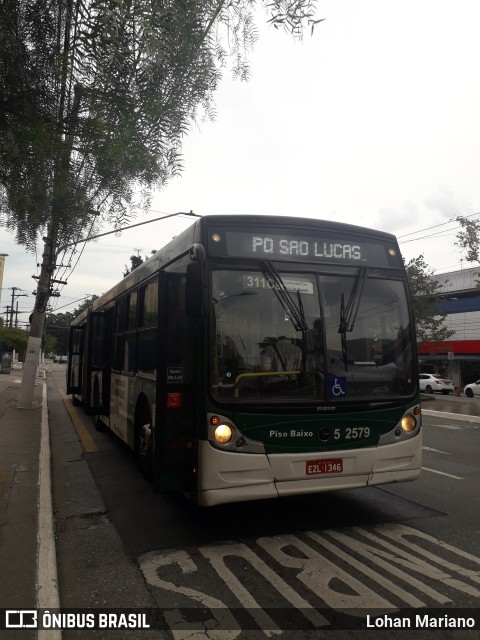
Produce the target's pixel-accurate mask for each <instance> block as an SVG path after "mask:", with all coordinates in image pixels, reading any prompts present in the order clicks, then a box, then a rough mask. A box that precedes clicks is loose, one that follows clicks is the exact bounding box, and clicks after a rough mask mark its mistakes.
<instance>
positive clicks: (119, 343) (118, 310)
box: [112, 298, 125, 371]
mask: <svg viewBox="0 0 480 640" xmlns="http://www.w3.org/2000/svg"><path fill="white" fill-rule="evenodd" d="M114 327H115V333H114V339H113V367H112V368H113V369H115V370H116V371H121V370H122V366H123V359H124V354H125V336H124V334H123V330H124V327H125V298H120V300H117V302H116V304H115V323H114Z"/></svg>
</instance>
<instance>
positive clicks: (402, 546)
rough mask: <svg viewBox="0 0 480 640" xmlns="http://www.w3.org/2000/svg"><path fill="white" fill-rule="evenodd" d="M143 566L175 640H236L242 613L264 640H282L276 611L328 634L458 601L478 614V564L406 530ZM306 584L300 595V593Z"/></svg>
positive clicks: (179, 556) (344, 532)
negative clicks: (375, 613)
mask: <svg viewBox="0 0 480 640" xmlns="http://www.w3.org/2000/svg"><path fill="white" fill-rule="evenodd" d="M138 562H139V566H140V569H141V570H142V572H143V575H144V577H145V580H146V582H147V583H148V584H150V585H152V586H154V587H157V588H158V589H159V591H160V593H159V594H158V596H157V598H158V602H162V603H166V602H167V601H168V603H169V604H168V605H167V607H168V612H167V616H166V621H167V624H168V625H169V628H170V631H171V633H172V635H173V637H174V638H175V640H187V639H188V640H200V639H203V638H205V635H204V633H205V630H207V629H208V637H209V638H212V639H215V640H233V638H236V637H237V636H239V635H240V633H241V631H242V626H241V624H240V622H239V621H237V620H236V618H235V612H236V611H237V609H235V607H238V604H236V603H240V604H241V607H240V608H242V609H243V610H244V611H245V612H248V614H249V615H250V616H251V617H253V618H254V619H255V622H256V623H257V625H258V627H259V633H261V632H263V634H264V635H265V636H266V637H272V636H276V635H279V633H282V631H280V629H279V624H278V623H277V621H276V620H274V619H273V617H276V614H275V607H277V608H278V612H279V613H281V612H282V607H287V609H288V608H291V609H292V610H296V615H297V617H298V616H303V617H304V618H307V619H308V621H309V622H310V623H311V624H313V625H314V627H316V628H321V629H325V630H328V627H329V626H332V624H334V622H333V621H334V620H335V613H339V614H345V613H347V614H348V615H350V616H354V617H355V616H357V617H364V616H365V611H372V610H375V609H381V610H383V611H385V610H389V611H397V610H399V609H401V608H405V607H409V608H415V609H422V608H426V607H432V606H433V607H438V606H439V605H443V606H445V605H449V604H452V603H454V602H455V600H456V596H455V593H460V594H463V595H464V596H468V598H469V601H470V605H469V606H471V607H472V608H474V607H475V606H478V605H480V589H479V587H478V585H479V584H480V571H479V568H480V557H477V556H474V555H472V554H470V553H468V552H466V551H463V550H462V549H459V548H456V547H454V546H452V545H449V544H447V543H445V542H442V541H441V540H439V539H438V538H436V537H433V536H430V535H428V534H426V533H423V532H422V531H419V530H416V529H413V528H412V527H409V526H406V525H400V524H383V525H378V526H376V527H372V528H371V529H366V528H361V527H351V528H346V529H341V530H333V529H329V530H325V531H318V532H314V531H306V532H303V533H299V534H296V535H293V534H287V535H279V536H270V537H261V538H258V539H257V540H253V541H251V542H249V543H248V545H247V544H246V543H244V542H235V541H228V542H221V543H214V544H210V545H205V546H201V547H200V548H193V547H192V548H189V549H188V550H187V549H166V550H162V551H151V552H149V553H146V554H145V555H143V556H141V557H140V558H139V559H138ZM280 569H281V570H282V575H283V576H286V577H281V576H280V575H279V570H280ZM200 574H201V575H202V580H201V581H200V580H199V575H200ZM207 576H209V577H210V578H211V579H212V580H213V582H212V581H211V580H208V579H207ZM215 578H216V579H217V582H215ZM218 580H220V582H218ZM287 581H288V582H287ZM299 583H302V586H301V590H300V591H301V593H302V595H300V592H299V593H297V592H296V591H295V589H294V586H295V584H297V585H299ZM207 584H208V585H209V588H208V589H207V588H206V587H203V588H204V589H205V592H203V591H202V585H207ZM212 592H215V593H212ZM272 603H274V604H273V605H272ZM282 603H283V604H282ZM262 608H263V609H265V610H262ZM206 609H209V614H208V615H206ZM187 610H188V611H187ZM283 611H284V613H285V609H283ZM185 613H188V615H186V616H185ZM321 613H322V614H325V616H323V615H321ZM330 614H331V615H332V618H331V619H330ZM238 615H239V616H240V615H241V614H240V613H239V614H238ZM283 620H285V616H284V617H283ZM280 626H281V623H280ZM248 628H250V627H248ZM295 628H302V627H301V626H300V627H295ZM306 628H309V627H306ZM227 630H228V631H227Z"/></svg>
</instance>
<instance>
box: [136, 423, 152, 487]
mask: <svg viewBox="0 0 480 640" xmlns="http://www.w3.org/2000/svg"><path fill="white" fill-rule="evenodd" d="M136 454H137V459H138V464H139V465H140V468H141V470H142V473H143V475H144V476H145V477H146V478H147V479H148V480H151V479H152V475H153V437H152V423H151V420H150V416H149V415H148V413H146V412H142V413H141V414H140V419H139V420H138V421H137V425H136Z"/></svg>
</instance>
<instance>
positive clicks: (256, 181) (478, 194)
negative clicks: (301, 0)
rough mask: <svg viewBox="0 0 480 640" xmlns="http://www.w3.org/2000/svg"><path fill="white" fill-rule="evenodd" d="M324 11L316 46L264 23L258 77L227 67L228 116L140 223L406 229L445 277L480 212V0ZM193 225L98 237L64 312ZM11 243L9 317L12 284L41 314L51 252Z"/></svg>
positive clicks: (345, 2)
mask: <svg viewBox="0 0 480 640" xmlns="http://www.w3.org/2000/svg"><path fill="white" fill-rule="evenodd" d="M318 17H320V18H325V21H324V22H322V23H320V24H319V25H317V28H316V30H315V33H314V35H313V37H310V35H309V34H307V35H306V36H305V38H304V40H303V42H294V41H293V40H292V39H291V38H290V37H289V36H288V35H287V34H285V33H283V32H281V31H276V30H275V29H273V28H269V27H267V26H265V25H263V24H260V25H259V27H260V28H259V36H260V39H259V41H258V43H257V45H256V47H255V50H254V52H253V53H252V55H251V63H252V64H251V66H252V77H251V80H250V81H249V82H248V83H241V82H238V81H233V80H231V79H230V77H229V74H228V73H226V75H225V78H224V81H223V82H222V84H221V86H220V89H219V91H218V93H217V98H216V111H217V118H216V120H215V121H214V122H208V123H204V124H202V125H201V127H200V128H193V129H192V131H191V133H190V135H189V136H188V137H187V138H186V139H185V143H184V148H183V151H184V166H185V170H184V172H183V174H182V176H181V177H180V178H176V179H175V180H173V181H172V182H171V183H170V184H169V185H168V187H166V188H165V189H164V190H163V191H161V192H158V193H156V194H155V197H154V200H153V204H152V211H151V212H150V213H149V214H148V215H147V216H143V217H142V218H140V219H138V220H136V221H143V220H145V219H149V218H156V217H159V216H160V215H161V213H172V212H175V211H189V210H191V209H192V210H193V211H194V212H195V213H197V214H201V215H206V214H271V215H275V214H277V215H293V216H302V217H312V218H319V219H328V220H336V221H339V222H346V223H352V224H359V225H362V226H366V227H375V228H378V229H381V230H385V231H389V232H392V233H395V234H396V235H397V237H398V238H399V242H400V247H401V249H402V252H403V254H404V256H405V257H406V258H407V259H410V258H412V257H416V256H418V255H419V254H420V253H423V254H424V256H425V259H426V261H427V263H428V264H429V265H430V266H431V267H432V268H433V269H435V271H436V272H437V273H442V272H446V271H451V270H455V269H460V268H461V266H462V265H461V255H460V254H459V251H458V250H457V248H456V247H455V246H454V244H453V243H454V242H455V235H456V231H455V230H454V227H455V226H456V225H455V224H449V225H448V224H446V225H444V226H437V225H442V224H444V223H447V222H448V221H449V220H450V219H452V218H454V217H455V216H457V215H472V214H475V213H476V212H480V172H479V169H480V81H479V80H480V50H479V47H478V25H479V23H480V2H478V0H456V1H455V2H451V1H450V2H447V1H445V0H403V1H402V2H398V1H397V2H393V1H391V0H364V1H361V0H328V1H319V3H318ZM136 221H134V222H136ZM189 224H191V220H189V219H188V218H181V217H176V218H173V219H171V220H168V221H164V222H156V223H153V224H151V225H145V226H143V227H140V228H139V229H138V230H132V231H125V232H124V233H123V234H122V235H121V237H116V236H114V235H111V236H107V237H106V238H104V239H102V240H99V241H97V242H96V243H90V244H88V245H87V246H86V247H85V250H84V252H83V254H82V255H81V258H80V260H79V262H78V264H77V265H76V267H75V269H74V270H73V271H72V270H67V271H66V272H65V273H63V272H61V273H60V275H61V276H62V279H64V278H65V277H68V285H67V286H66V287H63V289H62V295H61V297H60V298H58V299H56V300H53V305H54V307H55V308H57V309H58V310H59V311H61V310H63V311H67V310H72V309H73V308H74V307H75V306H77V305H78V302H77V301H78V300H79V299H80V298H82V297H83V296H85V295H87V294H97V295H99V294H101V293H103V292H104V291H106V290H107V289H109V288H110V287H111V286H112V285H114V284H115V283H116V282H117V281H118V280H120V279H121V276H122V271H123V269H124V265H125V264H127V263H129V256H130V255H131V254H132V253H133V252H134V250H137V249H138V250H140V252H141V254H142V255H146V254H149V253H150V251H151V250H152V249H158V248H160V247H161V246H162V245H163V244H165V243H166V242H167V241H168V240H169V239H170V238H171V237H172V236H173V235H176V234H177V233H178V232H179V231H181V230H183V229H184V228H186V227H187V226H188V225H189ZM412 232H415V233H412ZM1 234H2V238H1V241H0V253H8V254H9V257H7V258H6V263H5V274H4V282H3V287H4V289H3V291H2V298H1V303H0V306H1V307H2V309H1V311H2V313H3V312H4V311H5V306H6V305H7V304H10V299H11V290H9V288H10V287H20V288H21V289H23V290H24V291H25V292H26V293H29V294H30V295H29V297H24V298H19V307H20V309H24V310H29V311H30V310H31V309H32V306H33V296H32V295H31V294H32V291H33V290H34V289H35V281H34V280H33V279H32V278H31V276H32V274H36V273H38V269H37V262H40V261H41V258H40V255H39V256H38V257H35V256H32V255H30V254H26V253H25V251H24V249H23V248H22V247H19V246H17V245H15V243H14V241H13V237H12V236H11V235H9V234H8V233H6V232H5V230H4V229H2V230H1ZM407 234H412V235H407ZM438 234H440V235H438ZM412 240H415V241H412ZM40 253H41V249H40ZM77 257H78V256H77ZM75 260H76V257H75V258H74V262H73V264H75ZM470 266H473V265H471V264H468V263H466V262H463V267H464V268H465V267H470ZM65 305H70V306H65ZM26 317H28V314H25V315H24V316H22V319H23V318H26Z"/></svg>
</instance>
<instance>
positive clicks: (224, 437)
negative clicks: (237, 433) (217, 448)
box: [213, 422, 233, 444]
mask: <svg viewBox="0 0 480 640" xmlns="http://www.w3.org/2000/svg"><path fill="white" fill-rule="evenodd" d="M213 435H214V438H215V442H217V443H218V444H227V443H228V442H230V440H231V439H232V438H233V429H232V427H231V426H230V425H229V424H225V423H224V422H223V423H221V424H219V425H218V426H217V427H216V428H215V431H214V434H213Z"/></svg>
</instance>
